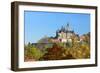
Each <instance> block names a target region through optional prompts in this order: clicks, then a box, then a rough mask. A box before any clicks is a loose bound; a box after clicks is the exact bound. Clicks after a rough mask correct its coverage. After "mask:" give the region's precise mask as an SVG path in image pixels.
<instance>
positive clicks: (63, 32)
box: [52, 24, 79, 43]
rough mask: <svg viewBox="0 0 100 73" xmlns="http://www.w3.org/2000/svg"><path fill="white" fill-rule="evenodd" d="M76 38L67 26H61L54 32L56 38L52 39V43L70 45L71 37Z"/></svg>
mask: <svg viewBox="0 0 100 73" xmlns="http://www.w3.org/2000/svg"><path fill="white" fill-rule="evenodd" d="M73 36H77V38H78V37H79V36H78V35H77V34H75V33H74V31H73V30H72V29H71V28H70V26H69V24H67V25H66V26H62V27H61V29H58V30H57V31H56V36H55V37H54V38H53V39H52V41H53V42H62V43H72V37H73Z"/></svg>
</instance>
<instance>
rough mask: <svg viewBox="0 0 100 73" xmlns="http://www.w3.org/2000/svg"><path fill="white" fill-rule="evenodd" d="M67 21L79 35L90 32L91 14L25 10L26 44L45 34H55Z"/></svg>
mask: <svg viewBox="0 0 100 73" xmlns="http://www.w3.org/2000/svg"><path fill="white" fill-rule="evenodd" d="M67 23H69V25H70V27H71V28H72V29H73V30H74V32H75V33H77V34H79V35H82V34H85V33H87V32H90V14H82V13H63V12H38V11H25V12H24V25H25V29H24V33H25V44H27V43H28V42H31V43H36V42H37V41H38V40H39V39H41V38H43V37H44V36H48V37H50V36H55V34H56V30H57V29H60V28H61V26H65V25H67Z"/></svg>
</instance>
